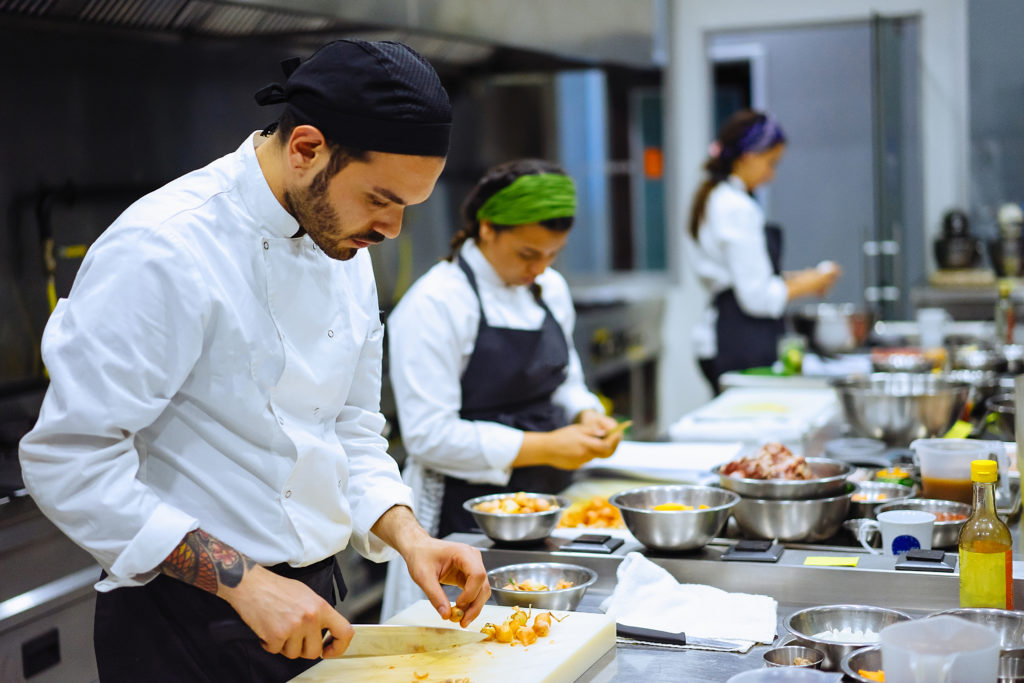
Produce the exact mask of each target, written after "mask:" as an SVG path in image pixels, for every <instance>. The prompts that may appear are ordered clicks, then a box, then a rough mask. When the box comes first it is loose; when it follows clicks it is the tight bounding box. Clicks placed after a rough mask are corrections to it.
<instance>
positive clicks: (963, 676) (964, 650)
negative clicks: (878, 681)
mask: <svg viewBox="0 0 1024 683" xmlns="http://www.w3.org/2000/svg"><path fill="white" fill-rule="evenodd" d="M878 636H879V640H880V641H881V643H882V670H884V671H885V681H886V683H975V682H978V681H994V680H996V672H997V671H998V669H999V634H997V633H996V632H995V631H993V630H992V629H990V628H988V627H986V626H982V625H981V624H974V623H971V622H969V621H967V620H965V619H960V618H958V617H952V616H946V615H943V616H937V617H930V618H928V619H914V620H911V621H903V622H900V623H898V624H893V625H891V626H886V627H885V628H883V629H882V630H881V632H879V634H878Z"/></svg>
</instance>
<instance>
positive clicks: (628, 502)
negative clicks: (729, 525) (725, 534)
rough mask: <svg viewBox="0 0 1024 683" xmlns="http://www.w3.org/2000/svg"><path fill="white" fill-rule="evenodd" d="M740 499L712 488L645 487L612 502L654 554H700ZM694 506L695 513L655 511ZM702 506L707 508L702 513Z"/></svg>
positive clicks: (613, 498) (727, 519)
mask: <svg viewBox="0 0 1024 683" xmlns="http://www.w3.org/2000/svg"><path fill="white" fill-rule="evenodd" d="M739 500H740V497H739V496H738V495H736V494H735V493H733V492H732V491H723V490H722V489H718V488H714V487H711V486H684V485H675V486H644V487H642V488H636V489H630V490H628V491H622V492H621V493H616V494H615V495H613V496H612V497H610V498H609V499H608V502H609V503H611V504H612V505H614V506H615V507H617V508H618V509H619V510H620V511H621V512H622V520H623V521H624V522H625V523H626V528H627V529H629V533H631V534H633V536H635V537H636V540H638V541H640V542H641V543H643V544H644V545H645V546H647V547H648V548H651V549H653V550H670V551H683V550H696V549H697V548H700V547H703V546H704V545H706V544H707V542H708V541H710V540H711V539H712V538H714V537H715V536H717V535H718V533H719V532H720V531H721V530H722V527H724V526H725V523H726V522H727V521H729V511H730V510H732V509H733V506H734V505H736V504H737V502H739ZM663 504H676V505H688V506H692V507H693V508H694V509H693V510H654V509H653V508H654V507H655V506H656V505H663ZM701 505H706V506H707V507H706V508H703V509H701V508H700V506H701Z"/></svg>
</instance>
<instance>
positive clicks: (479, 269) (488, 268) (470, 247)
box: [459, 239, 519, 287]
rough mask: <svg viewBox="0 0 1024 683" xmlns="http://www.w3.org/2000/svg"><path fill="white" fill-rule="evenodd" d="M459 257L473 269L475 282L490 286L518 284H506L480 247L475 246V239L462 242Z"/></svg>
mask: <svg viewBox="0 0 1024 683" xmlns="http://www.w3.org/2000/svg"><path fill="white" fill-rule="evenodd" d="M459 258H461V259H465V260H466V263H467V264H468V265H469V268H470V270H472V271H473V275H474V276H476V281H477V283H487V284H488V285H490V286H491V287H518V286H519V285H507V284H505V281H504V280H502V279H501V276H500V275H498V272H497V271H496V270H494V266H492V265H491V262H490V261H488V260H487V257H486V256H484V253H483V252H482V251H480V247H479V246H477V243H476V241H475V240H472V239H468V240H466V241H465V242H463V243H462V249H461V250H460V251H459Z"/></svg>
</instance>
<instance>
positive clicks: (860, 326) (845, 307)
mask: <svg viewBox="0 0 1024 683" xmlns="http://www.w3.org/2000/svg"><path fill="white" fill-rule="evenodd" d="M789 317H790V320H791V322H792V326H793V331H794V332H796V333H797V334H800V335H803V336H804V337H805V338H806V339H807V340H808V345H809V346H810V348H811V350H812V351H815V352H816V353H825V354H832V353H844V352H849V351H854V350H856V349H858V348H861V347H862V346H864V344H865V343H866V342H867V339H868V335H869V334H870V333H871V326H872V325H874V322H875V316H874V313H872V311H871V310H870V309H868V308H867V307H865V306H858V305H857V304H852V303H839V304H832V303H821V304H808V305H805V306H801V307H799V308H797V309H796V310H794V311H793V312H791V313H790V314H789Z"/></svg>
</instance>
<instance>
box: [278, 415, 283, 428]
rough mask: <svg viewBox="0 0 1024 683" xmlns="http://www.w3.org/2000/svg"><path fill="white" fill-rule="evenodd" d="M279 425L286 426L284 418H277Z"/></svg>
mask: <svg viewBox="0 0 1024 683" xmlns="http://www.w3.org/2000/svg"><path fill="white" fill-rule="evenodd" d="M277 424H279V425H281V426H282V427H283V426H284V418H283V417H279V418H277Z"/></svg>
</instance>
